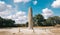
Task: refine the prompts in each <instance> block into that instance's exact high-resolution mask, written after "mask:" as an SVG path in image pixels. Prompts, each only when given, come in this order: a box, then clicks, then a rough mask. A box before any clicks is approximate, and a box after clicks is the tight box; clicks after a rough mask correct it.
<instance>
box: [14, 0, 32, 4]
mask: <svg viewBox="0 0 60 35" xmlns="http://www.w3.org/2000/svg"><path fill="white" fill-rule="evenodd" d="M30 1H31V0H14V3H19V2H23V3H27V2H30Z"/></svg>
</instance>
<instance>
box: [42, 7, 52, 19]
mask: <svg viewBox="0 0 60 35" xmlns="http://www.w3.org/2000/svg"><path fill="white" fill-rule="evenodd" d="M42 15H43V16H44V18H45V19H47V18H48V17H52V16H53V11H52V10H50V9H48V8H45V9H43V10H42Z"/></svg>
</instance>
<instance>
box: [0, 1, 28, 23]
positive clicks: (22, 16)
mask: <svg viewBox="0 0 60 35" xmlns="http://www.w3.org/2000/svg"><path fill="white" fill-rule="evenodd" d="M0 16H1V17H2V18H6V19H12V20H15V22H16V23H26V22H27V16H26V12H24V11H19V12H18V11H17V10H15V9H14V8H12V6H11V5H7V4H6V3H5V2H2V1H0Z"/></svg>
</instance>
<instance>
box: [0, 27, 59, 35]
mask: <svg viewBox="0 0 60 35" xmlns="http://www.w3.org/2000/svg"><path fill="white" fill-rule="evenodd" d="M0 35H60V28H59V27H34V28H33V29H28V28H25V27H20V28H19V27H17V28H1V29H0Z"/></svg>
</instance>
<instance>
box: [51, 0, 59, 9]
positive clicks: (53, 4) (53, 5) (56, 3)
mask: <svg viewBox="0 0 60 35" xmlns="http://www.w3.org/2000/svg"><path fill="white" fill-rule="evenodd" d="M51 6H52V7H54V8H59V7H60V0H56V1H54V2H53V3H52V5H51Z"/></svg>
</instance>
